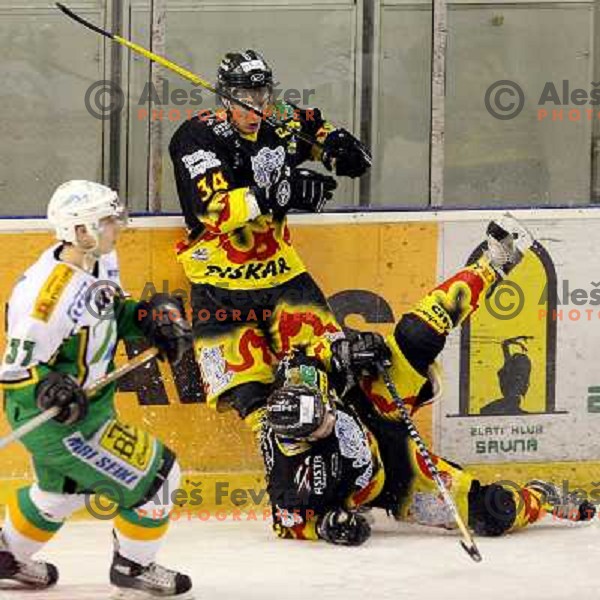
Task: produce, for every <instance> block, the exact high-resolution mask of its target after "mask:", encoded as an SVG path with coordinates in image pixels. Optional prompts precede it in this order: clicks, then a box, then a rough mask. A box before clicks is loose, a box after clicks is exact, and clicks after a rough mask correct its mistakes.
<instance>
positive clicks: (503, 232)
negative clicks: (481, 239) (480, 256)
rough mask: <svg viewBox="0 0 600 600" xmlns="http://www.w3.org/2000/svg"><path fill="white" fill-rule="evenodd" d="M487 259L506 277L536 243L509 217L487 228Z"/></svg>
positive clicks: (517, 222) (503, 217) (496, 220)
mask: <svg viewBox="0 0 600 600" xmlns="http://www.w3.org/2000/svg"><path fill="white" fill-rule="evenodd" d="M486 234H487V250H486V254H487V257H488V259H489V261H490V263H491V265H492V267H493V268H494V269H495V270H496V271H497V272H498V273H499V274H500V275H501V276H502V277H506V276H507V275H508V274H509V273H510V272H511V271H512V270H513V269H514V268H515V267H516V266H517V265H518V264H519V263H520V262H521V260H522V259H523V255H524V253H525V251H526V250H528V249H529V248H530V247H531V245H532V244H533V242H534V239H533V236H532V235H531V234H530V233H529V231H527V229H525V227H524V226H523V225H521V223H519V221H517V220H516V219H515V218H514V217H512V216H511V215H509V214H508V213H507V214H506V215H503V216H502V217H500V218H499V219H495V220H494V221H491V222H490V224H489V225H488V227H487V231H486Z"/></svg>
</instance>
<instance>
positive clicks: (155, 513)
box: [0, 181, 191, 598]
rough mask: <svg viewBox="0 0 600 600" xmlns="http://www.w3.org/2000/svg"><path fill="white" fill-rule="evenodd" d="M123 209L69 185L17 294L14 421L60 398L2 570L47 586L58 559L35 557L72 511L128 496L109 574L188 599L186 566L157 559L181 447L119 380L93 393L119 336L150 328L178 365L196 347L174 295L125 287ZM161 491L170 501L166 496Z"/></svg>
mask: <svg viewBox="0 0 600 600" xmlns="http://www.w3.org/2000/svg"><path fill="white" fill-rule="evenodd" d="M123 217H124V208H123V206H122V205H121V204H120V202H119V199H118V196H117V194H116V193H115V192H114V191H112V190H110V189H109V188H107V187H105V186H103V185H100V184H97V183H92V182H89V181H70V182H67V183H65V184H63V185H61V186H60V187H59V188H58V189H57V190H56V192H55V193H54V195H53V197H52V199H51V201H50V204H49V206H48V219H49V221H50V224H51V225H52V226H53V227H54V229H55V230H56V236H57V238H58V240H59V243H58V244H56V245H54V246H53V247H51V248H49V249H48V250H46V251H45V252H44V253H43V254H42V255H41V256H40V258H39V259H38V260H37V262H36V263H34V264H33V265H32V266H31V267H29V268H28V269H27V271H26V272H25V273H24V275H23V276H22V277H21V279H20V280H19V281H18V282H17V284H16V285H15V287H14V289H13V291H12V294H11V296H10V300H9V303H8V314H7V325H8V330H7V345H6V350H5V352H4V357H3V361H2V365H1V367H0V381H1V383H2V387H3V389H4V400H5V412H6V417H7V420H8V422H9V423H10V425H11V427H12V428H13V429H16V428H19V427H21V426H23V425H24V424H25V423H27V422H28V421H29V420H30V419H32V418H33V417H35V416H37V415H39V414H40V412H41V411H43V410H46V409H49V408H51V407H55V406H56V407H59V408H60V409H61V410H60V413H59V414H58V415H57V416H56V417H55V418H54V419H53V420H51V421H49V422H47V423H45V424H44V425H42V426H40V427H38V428H37V429H36V430H34V431H32V432H31V433H29V434H27V435H25V436H24V437H23V438H22V442H23V444H24V445H25V447H26V448H27V450H28V451H29V453H30V454H31V457H32V461H33V467H34V470H35V476H36V482H35V483H34V484H33V485H31V486H27V487H24V488H21V489H19V490H17V491H16V492H15V493H14V494H13V496H12V497H11V498H10V500H9V502H8V507H7V513H6V518H5V523H4V526H3V529H2V531H1V533H0V579H2V578H3V579H12V580H15V581H18V582H20V583H22V584H25V585H29V586H32V587H37V588H44V587H48V586H50V585H53V584H55V583H56V581H57V579H58V570H57V569H56V567H55V566H54V565H51V564H49V563H46V562H42V561H37V560H34V559H33V558H32V557H33V555H34V554H35V553H36V552H37V551H38V550H40V549H41V548H42V547H43V546H44V544H45V543H46V542H48V541H49V540H50V539H51V538H52V537H53V536H54V535H55V534H56V533H57V532H58V530H59V529H60V528H61V526H62V524H63V522H64V521H65V519H66V518H67V517H68V516H69V515H70V514H71V513H72V512H73V511H75V510H77V509H79V508H81V507H83V506H84V504H85V500H86V495H89V494H91V493H94V491H95V490H100V489H101V490H102V493H103V494H105V495H108V496H110V497H112V499H113V500H114V501H115V502H116V503H118V505H119V513H118V515H117V516H116V518H115V520H114V529H113V534H114V536H113V537H114V558H113V563H112V566H111V570H110V580H111V582H112V583H113V584H114V585H115V586H117V587H118V588H120V590H128V589H134V590H135V591H136V593H138V592H141V593H143V594H144V593H145V594H148V595H150V596H154V595H156V596H161V597H165V596H166V597H178V598H179V597H182V596H183V595H186V594H187V592H188V591H189V590H190V588H191V581H190V578H189V577H187V576H186V575H183V574H181V573H178V572H176V571H172V570H169V569H166V568H164V567H161V566H159V565H157V564H156V563H155V562H154V559H155V555H156V552H157V550H158V547H159V545H160V541H161V538H162V537H163V535H164V534H165V532H166V530H167V526H168V520H169V511H170V510H171V508H172V505H171V504H170V503H167V502H168V499H169V498H170V497H171V493H172V491H173V490H174V489H176V488H177V486H178V485H179V479H180V473H181V471H180V467H179V464H178V462H177V459H176V457H175V455H174V454H173V452H172V451H171V450H170V449H169V448H167V447H166V446H165V445H163V444H162V443H161V442H160V441H159V440H157V439H155V438H153V437H152V436H151V435H149V434H148V433H147V432H145V431H143V430H142V429H140V428H138V427H137V426H135V425H132V424H129V423H124V422H122V421H121V420H120V418H119V416H118V415H117V414H116V412H115V406H114V391H115V384H112V385H108V386H106V387H104V388H102V389H101V390H100V391H99V392H97V393H96V394H95V395H94V396H92V397H91V398H89V399H88V398H87V397H86V395H85V393H84V391H83V390H84V388H85V387H87V386H89V385H90V384H92V383H94V382H95V381H97V380H98V379H99V378H101V377H103V376H104V375H106V374H107V373H109V372H110V371H112V370H113V369H114V364H113V359H114V355H115V349H116V346H117V343H118V341H119V340H120V339H132V340H133V339H141V338H144V337H145V338H147V339H148V340H149V341H150V342H151V343H152V344H153V345H155V346H156V347H157V348H158V349H159V350H160V355H161V357H163V358H168V359H169V360H170V361H171V362H173V363H176V362H177V361H178V360H179V359H180V358H181V356H182V354H183V352H185V350H186V349H187V348H188V347H191V331H190V326H189V325H188V323H187V321H186V320H185V318H184V316H183V311H182V310H180V307H179V304H178V303H177V301H176V300H175V299H173V298H170V297H169V296H167V295H165V294H157V295H155V296H154V297H153V298H152V299H150V300H149V301H148V302H146V303H137V302H136V301H134V300H132V299H124V298H123V295H122V294H119V293H116V292H117V291H118V290H119V289H120V288H119V287H118V286H119V266H118V261H117V256H116V252H115V250H114V246H115V243H116V241H117V238H118V235H119V230H120V226H121V224H122V221H123ZM161 501H162V503H161Z"/></svg>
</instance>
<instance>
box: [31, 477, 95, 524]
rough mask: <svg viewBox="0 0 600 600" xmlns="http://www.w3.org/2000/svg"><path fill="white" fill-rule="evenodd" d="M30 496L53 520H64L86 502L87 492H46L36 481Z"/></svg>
mask: <svg viewBox="0 0 600 600" xmlns="http://www.w3.org/2000/svg"><path fill="white" fill-rule="evenodd" d="M29 497H30V499H31V501H32V502H33V504H34V505H35V506H36V508H37V509H38V510H39V511H40V512H41V513H42V514H44V515H45V516H46V517H47V518H48V519H49V520H51V521H64V520H65V519H66V518H67V517H69V516H70V515H71V514H72V513H74V512H75V511H76V510H79V509H80V508H83V506H84V504H85V494H57V493H55V492H46V491H44V490H42V489H40V487H39V486H38V484H37V483H34V484H33V485H32V486H31V488H30V489H29Z"/></svg>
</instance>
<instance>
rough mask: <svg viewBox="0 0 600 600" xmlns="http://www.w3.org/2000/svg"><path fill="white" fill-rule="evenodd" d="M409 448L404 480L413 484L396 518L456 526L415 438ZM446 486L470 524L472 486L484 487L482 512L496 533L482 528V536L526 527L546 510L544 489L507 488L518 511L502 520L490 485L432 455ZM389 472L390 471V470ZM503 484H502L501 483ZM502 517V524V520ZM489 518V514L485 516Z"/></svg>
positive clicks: (409, 486)
mask: <svg viewBox="0 0 600 600" xmlns="http://www.w3.org/2000/svg"><path fill="white" fill-rule="evenodd" d="M406 448H407V451H408V458H409V461H408V464H409V465H410V466H409V473H408V474H404V475H403V476H402V479H404V480H408V481H409V482H410V483H409V485H408V489H407V492H406V494H405V495H404V496H403V497H402V498H401V501H400V503H399V506H398V510H397V512H396V514H395V517H396V518H397V519H398V520H401V521H406V522H411V523H419V524H421V525H428V526H432V527H443V528H445V529H455V528H456V523H455V521H454V519H453V517H452V513H451V512H450V510H449V509H448V507H447V506H446V504H445V503H444V501H443V498H442V496H441V494H440V491H439V489H438V487H437V485H436V484H435V482H434V481H433V478H432V477H431V473H430V472H429V469H428V468H427V465H426V463H425V461H424V460H423V458H422V457H421V455H420V454H419V451H418V448H417V446H416V444H415V443H414V442H413V440H412V439H410V438H407V439H406ZM432 459H433V462H434V464H435V465H436V466H437V468H438V470H439V472H440V475H441V477H442V480H443V481H444V484H445V485H446V488H447V489H448V491H449V492H450V493H451V495H452V497H453V499H454V501H455V503H456V506H457V508H458V510H459V513H460V515H461V517H462V518H463V520H464V522H465V523H470V522H472V520H471V519H470V517H471V516H472V515H471V514H470V512H473V511H474V510H475V506H474V505H475V502H474V501H473V498H472V496H471V497H470V492H471V490H472V489H474V488H475V489H481V490H482V498H481V499H480V500H479V502H478V505H479V506H478V512H480V511H482V510H483V511H486V512H487V515H488V518H489V520H490V522H491V523H493V524H494V529H495V533H493V534H492V533H491V531H490V532H488V533H485V532H483V531H478V532H476V533H478V534H479V535H499V534H501V533H507V532H510V531H515V530H517V529H522V528H524V527H526V526H528V525H531V524H533V523H535V522H536V521H538V520H540V519H541V518H542V517H543V516H544V515H545V514H546V513H545V511H544V509H543V507H542V499H541V495H540V492H538V491H537V490H534V489H531V488H528V487H521V488H518V487H516V486H514V487H513V486H511V487H503V490H505V491H506V492H508V494H509V495H511V496H512V498H513V500H514V506H515V510H514V513H513V514H511V515H510V516H509V517H506V522H505V523H502V520H501V516H500V511H499V509H497V508H496V507H495V504H494V499H493V498H492V497H491V496H490V495H489V494H488V495H487V496H486V491H487V490H488V489H489V487H490V486H482V485H481V484H480V482H479V481H478V480H476V478H475V477H474V476H473V475H472V474H470V473H469V472H468V471H465V470H463V469H462V468H461V467H460V466H459V465H457V464H455V463H452V462H449V461H447V460H445V459H443V458H440V457H438V456H435V455H432ZM386 474H387V473H386ZM497 487H500V486H497ZM499 519H500V524H499V523H498V520H499ZM483 521H485V517H484V519H483Z"/></svg>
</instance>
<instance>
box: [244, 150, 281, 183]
mask: <svg viewBox="0 0 600 600" xmlns="http://www.w3.org/2000/svg"><path fill="white" fill-rule="evenodd" d="M251 160H252V171H253V173H254V181H256V184H257V185H258V186H259V187H261V188H266V187H269V185H270V184H271V181H272V179H271V175H272V174H273V173H274V172H275V171H277V170H278V169H281V167H283V163H284V162H285V149H284V147H283V146H278V147H277V148H275V149H274V150H273V149H272V148H261V149H260V150H259V152H258V153H257V154H256V156H253V157H252V159H251Z"/></svg>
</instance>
